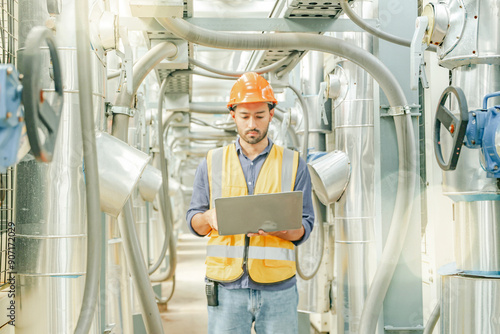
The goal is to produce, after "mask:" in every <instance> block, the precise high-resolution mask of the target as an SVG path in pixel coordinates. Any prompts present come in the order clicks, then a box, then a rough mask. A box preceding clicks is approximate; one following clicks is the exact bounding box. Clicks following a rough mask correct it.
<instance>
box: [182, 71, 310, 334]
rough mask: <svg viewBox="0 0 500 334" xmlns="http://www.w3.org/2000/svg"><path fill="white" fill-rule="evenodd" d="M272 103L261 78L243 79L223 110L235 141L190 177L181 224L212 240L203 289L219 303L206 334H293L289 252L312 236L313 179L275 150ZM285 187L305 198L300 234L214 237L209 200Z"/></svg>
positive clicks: (295, 158) (294, 296)
mask: <svg viewBox="0 0 500 334" xmlns="http://www.w3.org/2000/svg"><path fill="white" fill-rule="evenodd" d="M276 103H277V100H276V99H275V97H274V93H273V90H272V88H271V86H270V85H269V83H268V82H267V81H266V80H265V79H264V78H263V77H261V76H260V75H258V74H257V73H254V72H248V73H245V74H244V75H243V76H241V77H240V78H239V79H238V81H236V83H235V84H234V86H233V88H232V89H231V94H230V101H229V103H228V108H229V110H230V113H231V116H232V117H233V119H234V121H235V123H236V127H237V130H238V134H239V138H238V139H237V140H236V143H235V144H231V145H228V146H226V147H224V148H219V149H216V150H212V151H210V152H209V153H208V155H207V158H206V159H205V160H204V161H203V162H202V163H201V164H200V165H199V166H198V169H197V171H196V174H195V181H194V185H193V196H192V199H191V205H190V208H189V210H188V212H187V217H186V219H187V222H188V225H189V228H190V229H191V231H192V232H193V233H194V234H196V235H199V236H205V235H209V236H210V240H209V242H208V247H207V259H206V264H207V274H206V275H207V289H209V288H210V291H211V293H212V294H215V293H217V297H218V305H217V306H215V304H216V303H215V304H214V306H210V302H209V306H208V333H210V334H212V333H213V334H222V333H231V334H239V333H241V334H249V333H250V332H251V327H252V323H255V324H254V326H255V331H256V332H257V333H258V334H261V333H269V334H277V333H284V334H292V333H297V332H298V320H297V304H298V293H297V287H296V279H295V270H296V268H295V257H294V255H295V253H294V247H295V245H299V244H300V243H302V242H304V241H305V240H306V239H307V238H308V237H309V235H310V233H311V230H312V227H313V223H314V213H313V207H312V200H311V180H310V176H309V173H308V170H307V166H306V163H305V162H304V160H302V159H300V158H299V155H298V153H297V152H293V151H290V150H287V149H284V148H282V147H279V146H277V145H274V144H273V142H272V140H271V139H270V138H268V136H267V132H268V128H269V123H270V122H271V120H272V118H273V115H274V107H275V105H276ZM222 162H223V163H222ZM216 166H221V167H219V169H222V171H220V170H215V169H217V167H216ZM282 166H285V167H289V170H292V172H291V173H288V174H291V175H290V179H289V180H288V182H289V184H281V183H282V180H281V179H282V175H281V174H282V173H281V170H282ZM285 174H286V173H285ZM229 175H230V177H228V176H229ZM217 178H218V180H217ZM288 182H286V181H284V182H283V183H288ZM287 186H288V188H289V189H290V190H297V191H303V214H302V227H301V228H300V229H297V230H287V231H277V232H265V231H262V230H260V231H259V232H258V233H249V234H247V235H234V236H219V235H218V233H217V230H218V228H217V219H216V215H215V207H214V204H213V203H214V199H215V198H214V197H218V196H221V197H229V196H243V195H252V194H262V193H276V192H281V191H282V189H284V188H286V187H287ZM214 194H215V195H214ZM218 194H220V195H218ZM257 209H258V208H256V210H257ZM248 214H249V215H251V214H252V213H251V212H248ZM257 254H258V255H257ZM262 254H264V255H262ZM214 282H215V283H214ZM213 284H215V285H216V286H218V289H217V290H218V291H217V290H215V291H214V290H213V289H212V286H213ZM207 297H208V294H207Z"/></svg>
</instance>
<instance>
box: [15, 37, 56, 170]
mask: <svg viewBox="0 0 500 334" xmlns="http://www.w3.org/2000/svg"><path fill="white" fill-rule="evenodd" d="M42 43H46V44H47V45H48V47H49V53H50V60H51V63H52V67H53V74H54V88H55V98H54V99H53V101H52V103H49V101H47V99H46V98H45V96H44V92H43V90H42V87H41V81H42V78H41V76H42V58H41V57H40V47H41V45H42ZM20 65H21V66H20V72H21V73H22V74H23V76H24V78H23V89H24V91H23V94H22V102H23V104H24V108H25V119H26V128H27V132H28V139H29V142H30V146H31V152H32V153H33V155H34V156H35V158H36V159H37V160H38V161H42V162H50V161H52V156H53V152H54V146H55V142H56V138H57V133H58V129H59V121H60V118H61V114H62V106H63V87H62V75H61V66H60V64H59V57H58V54H57V48H56V44H55V40H54V37H53V35H52V32H51V31H50V30H49V29H47V28H44V27H34V28H33V29H31V31H30V32H29V34H28V37H27V39H26V46H25V49H24V50H23V53H22V62H21V64H20Z"/></svg>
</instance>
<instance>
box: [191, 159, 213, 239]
mask: <svg viewBox="0 0 500 334" xmlns="http://www.w3.org/2000/svg"><path fill="white" fill-rule="evenodd" d="M209 208H210V189H209V185H208V169H207V160H206V159H204V160H203V161H202V162H201V163H200V164H199V165H198V168H197V169H196V173H195V174H194V183H193V195H192V197H191V203H190V204H189V209H188V211H187V213H186V222H187V225H188V227H189V230H190V231H191V232H192V233H193V234H194V235H197V236H200V237H203V235H200V234H198V233H196V232H195V230H193V227H192V225H191V220H192V219H193V216H194V215H196V214H197V213H203V212H205V211H207V210H208V209H209Z"/></svg>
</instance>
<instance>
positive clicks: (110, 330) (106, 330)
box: [102, 323, 116, 334]
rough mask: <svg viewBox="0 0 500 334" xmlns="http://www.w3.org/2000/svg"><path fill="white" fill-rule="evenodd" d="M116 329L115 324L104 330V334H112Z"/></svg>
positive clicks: (107, 326)
mask: <svg viewBox="0 0 500 334" xmlns="http://www.w3.org/2000/svg"><path fill="white" fill-rule="evenodd" d="M115 327H116V324H115V323H112V324H108V325H106V328H105V329H104V332H102V334H111V333H112V332H113V329H114V328H115Z"/></svg>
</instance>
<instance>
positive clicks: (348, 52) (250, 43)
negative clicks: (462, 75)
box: [156, 17, 407, 107]
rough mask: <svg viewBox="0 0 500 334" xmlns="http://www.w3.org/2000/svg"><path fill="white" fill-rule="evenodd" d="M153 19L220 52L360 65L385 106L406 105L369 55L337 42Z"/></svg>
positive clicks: (381, 66) (391, 80) (321, 37)
mask: <svg viewBox="0 0 500 334" xmlns="http://www.w3.org/2000/svg"><path fill="white" fill-rule="evenodd" d="M156 20H157V21H158V22H159V23H160V24H161V25H162V26H163V27H165V28H166V29H167V30H169V31H170V32H172V33H173V34H175V35H177V36H178V37H180V38H183V39H186V40H188V41H190V42H192V43H195V44H200V45H205V46H210V47H216V48H221V49H239V50H271V49H282V50H283V49H285V50H297V49H298V48H300V49H306V50H316V51H322V52H327V53H331V54H335V55H338V56H340V57H343V58H347V59H349V60H351V61H352V62H354V63H355V64H357V65H359V66H361V67H362V68H363V69H365V70H366V71H367V72H368V73H370V75H371V76H372V77H373V78H374V79H375V80H377V82H378V83H379V85H380V87H381V88H382V90H383V91H384V93H385V95H386V96H387V99H388V100H389V104H390V105H391V106H393V107H397V106H406V104H407V103H406V97H405V95H404V92H403V89H402V88H401V86H400V85H399V83H398V81H397V80H396V78H395V77H394V75H393V74H392V73H391V72H390V71H389V70H388V69H387V67H386V66H385V65H384V64H383V63H382V62H381V61H380V60H379V59H378V58H377V57H375V56H374V55H372V54H371V53H369V52H367V51H365V50H363V49H361V48H359V47H357V46H354V45H350V44H349V43H346V42H344V41H342V40H340V39H337V38H334V37H329V36H324V35H312V34H307V33H283V34H237V33H227V32H226V33H225V32H216V31H211V30H208V29H203V28H199V27H197V26H195V25H193V24H191V23H189V22H187V21H184V20H183V19H180V18H168V17H161V18H159V17H158V18H156Z"/></svg>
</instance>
